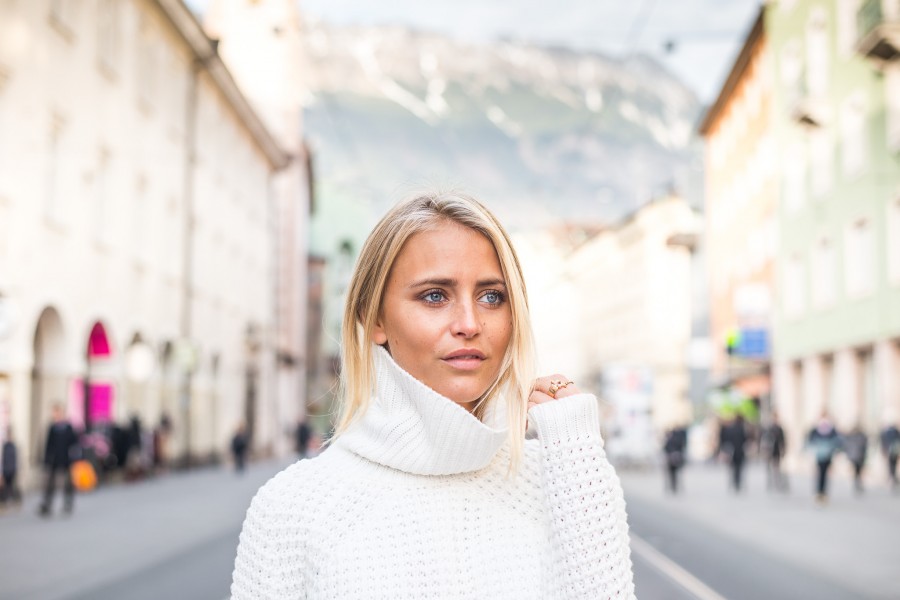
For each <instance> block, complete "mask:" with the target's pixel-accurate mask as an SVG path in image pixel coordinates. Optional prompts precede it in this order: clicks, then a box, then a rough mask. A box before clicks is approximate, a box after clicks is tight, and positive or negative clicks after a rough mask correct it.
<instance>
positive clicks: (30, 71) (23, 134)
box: [0, 0, 295, 475]
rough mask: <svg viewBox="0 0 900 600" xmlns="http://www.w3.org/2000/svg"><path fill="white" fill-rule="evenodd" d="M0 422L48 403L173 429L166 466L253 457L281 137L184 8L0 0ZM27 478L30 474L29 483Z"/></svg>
mask: <svg viewBox="0 0 900 600" xmlns="http://www.w3.org/2000/svg"><path fill="white" fill-rule="evenodd" d="M0 131H3V135H2V136H0V298H2V301H0V431H4V435H5V429H6V426H11V427H12V435H13V437H14V439H15V440H16V441H17V442H18V443H19V445H20V447H21V454H22V456H23V459H24V460H23V462H24V463H25V466H26V468H27V467H31V466H33V465H35V464H36V461H37V460H38V458H39V455H40V452H41V450H40V447H41V443H42V438H43V432H44V430H45V427H46V423H47V419H48V416H49V407H50V405H51V404H52V403H54V402H62V403H64V404H65V405H66V406H67V408H68V411H69V415H70V417H71V418H72V419H73V420H74V421H75V422H76V423H77V424H82V425H83V424H84V423H85V421H87V423H88V424H89V425H90V426H91V427H93V428H102V427H104V426H105V425H107V424H109V423H113V422H115V423H120V424H121V423H123V422H124V421H125V420H126V419H127V418H129V417H130V416H131V415H133V414H134V415H138V416H139V417H140V418H141V420H142V422H143V424H144V426H145V427H148V428H149V427H152V426H155V425H156V424H157V423H159V422H160V420H161V418H162V417H163V415H167V416H168V418H169V419H170V420H171V422H172V425H173V427H172V432H171V434H170V436H169V444H168V448H167V450H168V454H169V457H170V458H173V459H175V458H179V457H188V456H190V457H192V458H194V459H202V458H206V457H208V456H209V455H211V454H213V453H222V452H223V451H224V449H225V448H226V445H227V441H228V439H229V438H230V436H231V433H232V431H233V429H234V427H235V426H236V424H237V423H238V422H239V421H246V422H247V423H248V425H249V427H250V429H251V431H252V433H253V443H254V446H255V448H256V449H257V450H258V451H266V450H269V449H271V448H272V444H273V442H275V440H277V439H278V438H279V437H280V436H282V435H283V430H284V423H285V421H287V420H288V419H292V418H293V417H294V416H295V415H294V414H290V415H287V414H284V412H283V411H284V407H282V406H280V405H279V404H278V403H277V402H275V401H274V400H273V398H274V384H273V373H274V372H275V362H276V356H275V355H276V352H275V347H274V342H275V335H274V327H275V322H274V321H275V320H274V310H273V306H274V302H275V298H274V291H275V290H274V285H273V281H274V279H273V274H274V269H275V260H274V250H273V244H272V239H273V236H272V223H273V215H272V207H273V205H274V204H275V201H274V199H273V196H274V193H273V188H274V187H275V185H274V184H275V182H276V181H277V180H278V179H277V175H276V173H277V172H278V171H279V170H280V169H283V168H285V167H286V166H287V165H288V164H289V156H288V155H287V153H286V152H285V151H284V150H283V149H282V145H281V143H280V140H278V139H277V138H275V137H273V135H272V134H270V133H269V129H268V128H267V127H266V126H265V125H264V124H263V121H262V120H261V119H260V118H259V117H258V116H257V113H256V112H255V111H254V109H253V108H251V105H250V103H249V102H248V101H247V100H246V99H245V96H244V95H243V94H242V93H241V91H240V90H239V89H238V87H237V85H236V83H235V81H234V79H232V76H231V74H230V72H229V71H228V70H227V69H226V67H225V65H224V64H223V62H222V60H221V59H220V58H219V56H218V54H217V53H216V48H215V45H214V44H213V43H212V42H211V41H210V39H209V38H208V37H207V36H206V35H205V34H204V32H203V30H202V28H201V27H200V25H199V23H198V22H197V20H196V18H195V17H194V15H193V14H192V13H191V12H190V11H189V10H188V8H187V7H186V6H185V5H184V4H183V3H182V2H181V1H180V0H135V1H133V2H122V1H119V0H106V1H104V0H100V1H97V2H89V3H88V2H75V1H71V0H52V1H50V0H41V1H29V2H23V1H19V2H0ZM26 475H27V474H26Z"/></svg>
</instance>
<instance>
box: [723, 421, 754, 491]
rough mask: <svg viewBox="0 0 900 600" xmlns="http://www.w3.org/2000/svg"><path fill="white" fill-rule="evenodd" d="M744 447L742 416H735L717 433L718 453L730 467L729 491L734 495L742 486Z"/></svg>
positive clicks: (745, 436)
mask: <svg viewBox="0 0 900 600" xmlns="http://www.w3.org/2000/svg"><path fill="white" fill-rule="evenodd" d="M746 445H747V428H746V425H745V422H744V416H743V415H741V414H737V415H736V416H734V417H733V418H732V419H730V420H729V421H728V422H726V423H725V425H724V426H723V427H722V429H721V431H720V433H719V451H720V453H721V454H722V455H723V456H724V457H725V459H726V461H727V462H728V464H729V465H730V466H731V489H732V490H734V492H735V493H740V491H741V486H742V484H743V473H744V459H745V458H746V456H747V454H746Z"/></svg>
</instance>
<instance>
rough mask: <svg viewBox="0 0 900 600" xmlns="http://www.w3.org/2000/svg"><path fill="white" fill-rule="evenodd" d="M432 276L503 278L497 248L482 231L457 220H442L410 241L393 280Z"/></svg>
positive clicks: (400, 258)
mask: <svg viewBox="0 0 900 600" xmlns="http://www.w3.org/2000/svg"><path fill="white" fill-rule="evenodd" d="M420 273H425V274H428V275H432V274H433V275H445V276H451V275H452V276H459V275H464V274H467V273H473V274H475V275H477V276H479V277H480V276H484V275H488V274H490V275H492V276H495V277H498V278H499V277H500V276H501V274H502V270H501V268H500V260H499V259H498V258H497V251H496V250H495V249H494V245H493V244H492V243H491V241H490V240H489V239H488V238H487V237H486V236H485V235H484V234H482V233H481V232H479V231H476V230H474V229H471V228H469V227H466V226H464V225H460V224H459V223H456V222H454V221H441V222H439V223H437V224H435V225H434V226H433V227H430V228H429V229H426V230H425V231H420V232H418V233H415V234H413V235H411V236H410V237H409V239H407V240H406V242H405V243H404V244H403V247H402V248H401V249H400V253H399V254H398V255H397V258H396V260H395V261H394V265H393V268H392V269H391V279H393V278H394V277H395V276H397V277H401V276H403V277H407V276H409V277H413V276H416V275H418V274H420Z"/></svg>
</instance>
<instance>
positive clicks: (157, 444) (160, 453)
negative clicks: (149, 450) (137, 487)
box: [153, 413, 172, 472]
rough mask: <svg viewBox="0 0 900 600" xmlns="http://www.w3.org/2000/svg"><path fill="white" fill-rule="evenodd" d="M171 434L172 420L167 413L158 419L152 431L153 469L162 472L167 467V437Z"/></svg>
mask: <svg viewBox="0 0 900 600" xmlns="http://www.w3.org/2000/svg"><path fill="white" fill-rule="evenodd" d="M171 434H172V420H171V419H170V418H169V415H168V414H167V413H163V414H162V415H161V416H160V417H159V424H158V425H157V426H156V427H155V428H154V429H153V469H154V471H157V472H159V471H164V470H165V469H166V468H167V467H168V465H169V437H170V436H171Z"/></svg>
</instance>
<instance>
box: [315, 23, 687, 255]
mask: <svg viewBox="0 0 900 600" xmlns="http://www.w3.org/2000/svg"><path fill="white" fill-rule="evenodd" d="M304 27H305V28H306V32H305V33H306V35H304V40H305V44H306V47H305V48H304V57H305V61H306V69H305V70H306V73H305V85H307V86H308V89H307V94H306V97H307V102H306V106H305V116H304V119H305V124H304V127H305V134H306V136H307V138H308V139H309V141H310V145H311V147H312V148H313V152H314V153H315V154H314V156H315V158H314V160H315V163H314V164H315V168H316V177H317V186H318V190H319V196H318V203H319V207H318V208H317V210H318V209H319V208H320V209H322V210H324V213H325V215H326V216H325V217H324V218H325V219H326V220H327V221H330V222H334V220H335V219H337V220H341V219H345V218H346V219H351V220H356V221H357V226H354V227H352V229H354V230H364V229H365V228H366V227H368V226H371V222H370V221H371V220H372V219H373V218H374V216H375V215H379V214H381V213H382V212H383V211H384V209H385V208H386V207H387V206H389V205H390V204H391V203H393V202H394V201H396V200H397V199H398V198H399V197H400V196H402V192H403V190H404V189H405V188H407V187H409V186H412V185H415V184H422V183H439V184H456V185H459V186H461V187H463V188H465V189H467V190H470V191H472V192H474V193H476V194H477V195H478V196H479V197H480V198H482V199H483V200H485V202H486V203H487V204H488V205H489V206H491V207H492V208H493V209H494V210H495V211H496V212H497V213H498V215H499V216H500V218H501V220H503V221H504V222H505V223H507V224H508V225H510V226H511V228H513V229H520V228H530V227H534V226H540V227H543V226H545V225H554V224H558V223H559V222H577V223H590V224H599V225H602V224H606V223H610V222H613V221H616V220H618V219H620V218H621V217H622V216H623V215H625V214H627V213H629V212H630V211H632V210H634V209H635V208H636V207H637V206H639V205H641V204H643V203H644V202H646V201H648V200H649V199H651V198H652V197H656V196H660V195H662V194H664V193H665V192H667V191H669V190H671V189H675V190H677V191H679V192H680V193H682V194H684V195H687V196H689V197H691V196H698V197H699V185H700V179H701V173H700V167H699V164H700V162H701V157H700V150H699V148H700V147H699V143H698V142H697V140H696V137H695V135H694V124H695V123H696V121H697V118H698V115H699V112H700V109H701V107H700V104H699V101H698V100H697V98H696V97H695V96H694V94H693V93H692V92H691V91H690V90H689V89H688V88H687V87H686V86H684V85H683V84H682V83H680V82H679V81H678V80H677V79H675V78H674V77H673V76H672V75H671V74H669V73H668V72H667V71H666V70H665V69H664V68H663V67H662V66H660V65H659V64H658V63H656V62H654V61H653V60H651V59H649V58H647V57H642V56H637V57H633V58H629V59H616V58H610V57H607V56H603V55H600V54H589V53H582V52H576V51H573V50H569V49H565V48H547V47H538V46H534V45H529V44H526V43H521V42H517V41H512V40H506V41H498V42H496V43H492V44H475V43H467V42H464V41H460V40H455V39H451V38H448V37H445V36H441V35H437V34H433V33H427V32H421V31H411V30H408V29H405V28H401V27H388V26H380V27H334V26H329V25H327V24H324V23H321V22H314V21H310V22H307V23H305V24H304ZM360 209H362V210H360ZM354 211H355V213H358V214H355V216H350V213H353V212H354ZM363 213H364V214H363ZM329 214H330V216H328V215H329ZM317 218H318V219H319V220H321V218H322V217H317ZM347 235H350V234H347ZM320 237H321V236H320ZM350 237H356V236H355V235H351V236H350ZM326 245H328V246H330V247H331V248H334V247H335V246H333V245H331V243H330V242H328V243H327V244H326Z"/></svg>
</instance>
